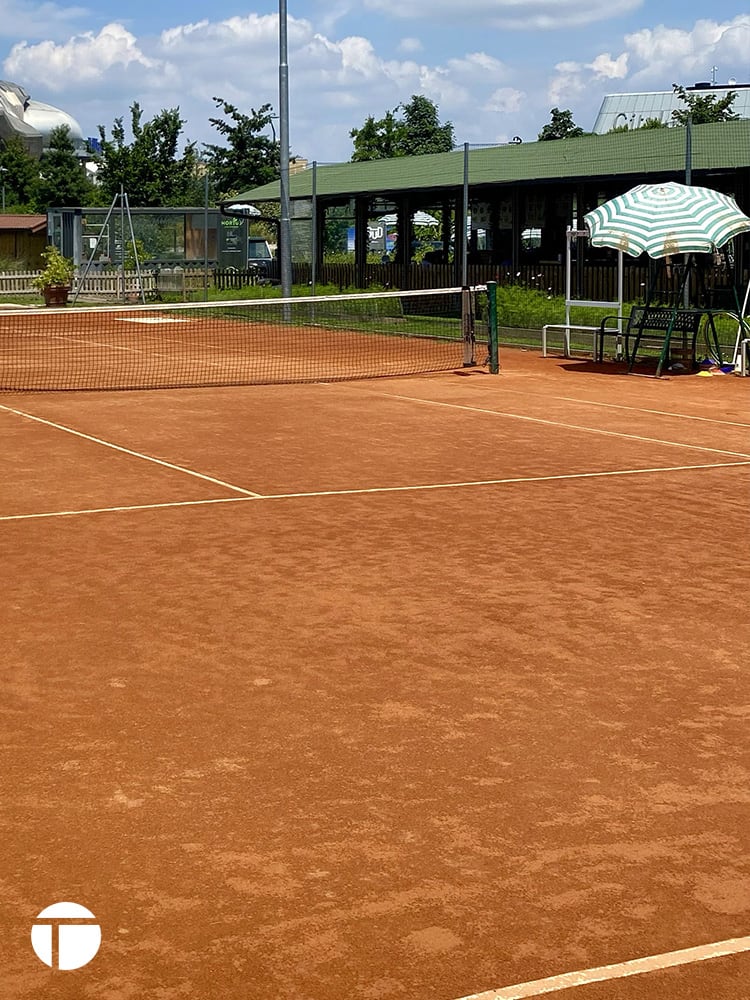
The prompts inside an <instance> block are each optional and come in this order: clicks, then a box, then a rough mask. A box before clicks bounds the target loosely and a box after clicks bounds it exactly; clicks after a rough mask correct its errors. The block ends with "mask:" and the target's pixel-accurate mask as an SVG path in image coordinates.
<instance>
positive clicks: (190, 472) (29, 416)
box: [0, 404, 262, 497]
mask: <svg viewBox="0 0 750 1000" xmlns="http://www.w3.org/2000/svg"><path fill="white" fill-rule="evenodd" d="M0 410H3V411H5V412H6V413H13V414H15V415H16V416H19V417H23V418H24V419H26V420H33V421H35V422H36V423H38V424H44V425H45V426H46V427H52V428H54V429H55V430H58V431H64V432H65V433H66V434H72V435H74V436H75V437H79V438H82V439H83V440H84V441H91V442H93V443H94V444H100V445H102V446H103V447H104V448H110V449H112V451H119V452H120V453H122V454H123V455H131V456H132V457H133V458H140V459H143V461H144V462H152V463H153V464H154V465H159V466H161V467H162V468H164V469H172V470H174V471H175V472H183V473H184V474H185V475H187V476H193V477H195V478H196V479H201V480H203V481H204V482H207V483H213V484H214V485H215V486H223V487H224V488H225V489H227V490H233V491H234V492H235V493H241V494H243V496H248V497H261V496H262V494H261V493H255V492H253V490H246V489H243V487H241V486H235V485H234V483H227V482H224V480H222V479H216V478H215V477H213V476H207V475H205V473H203V472H196V471H195V469H188V468H187V467H186V466H184V465H175V464H174V463H173V462H166V461H165V460H164V459H162V458H156V457H155V456H154V455H144V454H143V452H140V451H133V450H132V449H131V448H124V447H123V446H122V445H119V444H115V443H114V442H113V441H105V440H104V439H103V438H98V437H93V436H92V435H91V434H84V433H83V431H77V430H75V428H73V427H67V426H66V425H65V424H58V423H55V421H53V420H46V419H45V418H44V417H37V416H35V415H34V414H33V413H26V412H25V411H24V410H16V409H15V408H14V407H12V406H4V405H2V404H0Z"/></svg>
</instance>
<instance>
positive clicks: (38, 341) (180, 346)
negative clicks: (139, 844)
mask: <svg viewBox="0 0 750 1000" xmlns="http://www.w3.org/2000/svg"><path fill="white" fill-rule="evenodd" d="M496 328H497V322H496V309H495V306H494V286H490V287H489V289H488V287H487V286H477V287H474V288H445V289H423V290H419V291H414V292H380V293H369V294H356V295H332V296H308V297H300V298H291V299H283V298H282V299H253V300H243V301H225V302H216V301H210V302H188V303H185V302H182V303H175V304H169V305H166V304H164V305H163V304H159V305H155V304H151V305H148V304H138V305H124V304H123V305H120V306H104V307H95V306H91V307H80V308H78V307H67V308H62V309H49V308H40V309H33V310H31V309H22V310H11V309H2V310H0V391H6V392H29V391H57V390H86V389H87V390H100V389H158V388H181V387H194V386H195V387H197V386H229V385H257V384H273V383H289V382H318V381H343V380H348V379H362V378H375V377H379V376H391V375H413V374H422V373H430V372H439V371H448V370H451V369H455V368H461V367H469V366H472V365H475V364H485V363H488V362H489V363H490V370H493V364H494V370H496V369H497V347H496ZM493 331H494V334H493ZM493 344H494V353H493ZM493 358H494V361H493Z"/></svg>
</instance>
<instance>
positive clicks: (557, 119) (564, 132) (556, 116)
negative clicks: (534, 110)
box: [539, 108, 584, 142]
mask: <svg viewBox="0 0 750 1000" xmlns="http://www.w3.org/2000/svg"><path fill="white" fill-rule="evenodd" d="M583 134H584V133H583V129H582V128H581V127H580V126H578V125H576V123H575V122H574V121H573V112H572V111H561V110H560V109H559V108H553V109H552V111H551V112H550V123H549V125H545V126H544V128H543V129H542V131H541V132H540V133H539V139H540V141H541V142H545V141H547V140H549V139H577V138H578V136H580V135H583Z"/></svg>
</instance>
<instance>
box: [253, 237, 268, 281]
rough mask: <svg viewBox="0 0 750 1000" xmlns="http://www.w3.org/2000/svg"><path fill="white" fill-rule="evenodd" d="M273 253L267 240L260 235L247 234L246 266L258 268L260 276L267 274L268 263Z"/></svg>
mask: <svg viewBox="0 0 750 1000" xmlns="http://www.w3.org/2000/svg"><path fill="white" fill-rule="evenodd" d="M272 260H273V254H272V253H271V248H270V246H269V245H268V242H267V241H266V240H264V239H262V238H261V237H260V236H248V238H247V266H248V267H252V266H253V265H255V267H257V268H258V273H259V274H260V275H261V277H265V276H267V275H268V274H269V271H270V264H271V261H272Z"/></svg>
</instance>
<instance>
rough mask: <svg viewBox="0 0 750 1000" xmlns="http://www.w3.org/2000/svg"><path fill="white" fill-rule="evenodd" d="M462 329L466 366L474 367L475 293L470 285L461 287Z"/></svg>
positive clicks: (464, 362) (464, 364)
mask: <svg viewBox="0 0 750 1000" xmlns="http://www.w3.org/2000/svg"><path fill="white" fill-rule="evenodd" d="M461 331H462V333H463V338H464V361H463V366H464V368H473V367H474V365H476V360H475V358H474V345H475V344H476V331H475V328H474V293H473V291H472V289H471V288H470V287H469V286H468V285H464V286H463V288H462V289H461Z"/></svg>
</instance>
